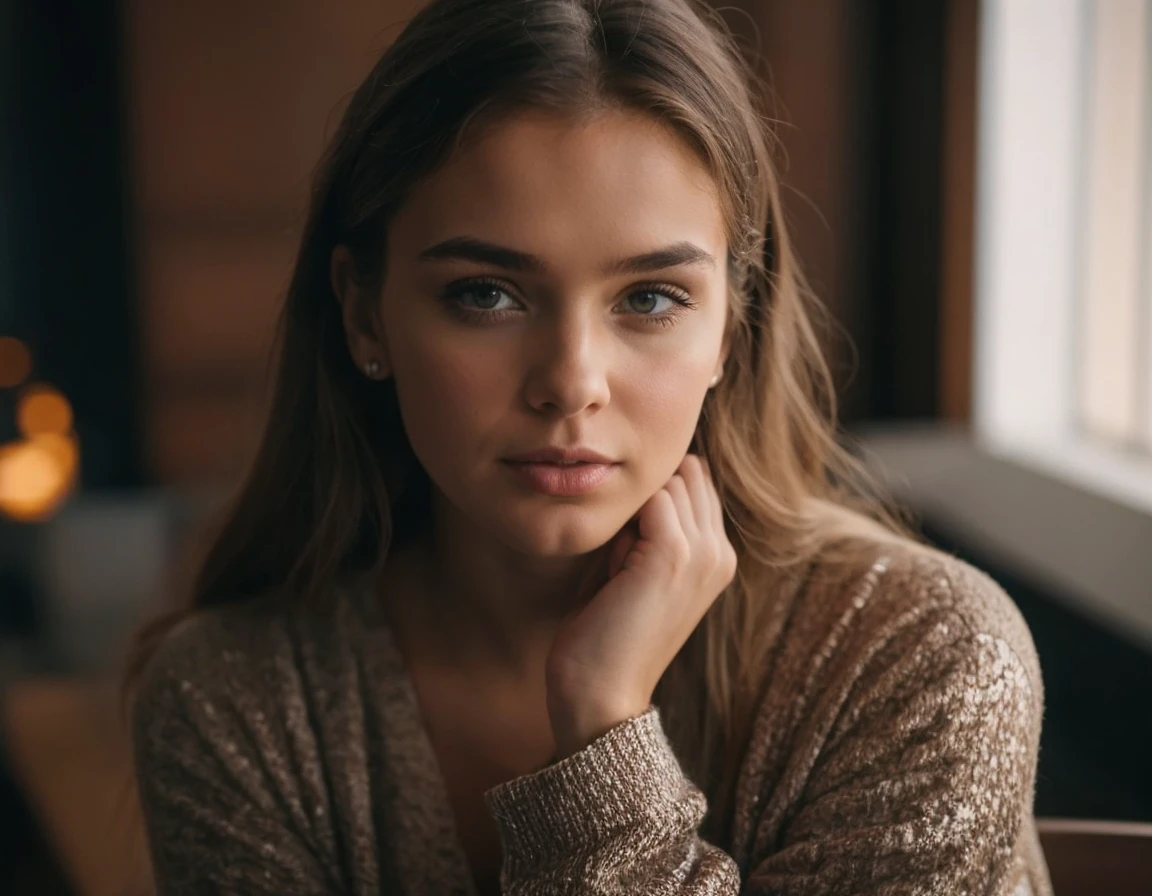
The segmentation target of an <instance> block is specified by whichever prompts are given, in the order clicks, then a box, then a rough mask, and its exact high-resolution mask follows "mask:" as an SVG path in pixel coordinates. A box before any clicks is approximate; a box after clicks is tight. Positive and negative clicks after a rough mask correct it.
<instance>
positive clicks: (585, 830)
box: [484, 705, 695, 876]
mask: <svg viewBox="0 0 1152 896" xmlns="http://www.w3.org/2000/svg"><path fill="white" fill-rule="evenodd" d="M694 789H695V785H693V784H692V782H691V781H690V780H689V779H688V777H687V776H686V775H685V774H684V772H683V770H682V769H681V767H680V763H679V760H677V758H676V754H675V753H674V752H673V750H672V745H671V744H670V743H669V742H668V738H667V736H666V735H665V733H664V728H663V726H662V725H661V723H660V711H659V709H657V707H656V706H655V705H650V706H649V708H648V709H647V710H645V712H643V713H642V714H641V715H639V716H636V717H634V718H631V719H628V720H627V721H625V722H621V723H620V724H619V725H616V726H614V727H612V728H610V729H609V730H608V731H606V732H604V733H603V734H602V735H600V736H599V737H598V738H596V739H595V740H593V741H592V742H591V743H589V744H588V745H587V746H585V747H584V748H583V749H580V750H577V751H576V752H575V753H573V754H572V755H571V756H567V757H565V758H564V759H561V760H560V761H559V762H556V763H555V764H553V765H550V766H547V767H546V768H543V769H541V770H539V771H537V772H533V773H531V774H528V775H523V776H521V777H519V778H513V779H512V780H511V781H505V782H504V783H502V784H498V785H496V786H495V787H493V788H491V789H490V790H487V791H485V793H484V799H485V801H486V802H487V803H488V808H489V811H490V812H491V814H492V817H493V819H494V820H495V822H496V826H497V828H498V830H499V832H500V839H501V842H502V843H503V846H504V854H505V858H504V862H505V869H506V871H507V872H508V873H510V874H512V875H513V876H516V875H517V874H519V873H521V872H523V871H525V870H528V869H532V868H537V867H539V866H540V865H541V863H542V862H544V861H546V860H554V859H555V858H557V857H559V856H564V855H571V854H574V853H576V852H581V851H586V850H587V849H588V848H589V847H590V846H595V845H596V844H597V843H603V842H605V840H606V839H607V838H610V837H612V836H613V835H614V834H616V833H618V832H619V831H620V830H621V828H626V827H627V826H629V825H632V824H635V823H636V822H637V821H651V822H654V823H656V824H658V825H659V824H661V822H662V821H663V822H664V823H665V824H666V823H668V822H669V821H672V819H673V818H675V819H677V820H679V819H680V816H681V815H683V809H684V801H685V799H686V798H687V799H689V800H691V798H692V796H693V794H692V791H693V790H694ZM676 827H679V825H678V824H677V825H676Z"/></svg>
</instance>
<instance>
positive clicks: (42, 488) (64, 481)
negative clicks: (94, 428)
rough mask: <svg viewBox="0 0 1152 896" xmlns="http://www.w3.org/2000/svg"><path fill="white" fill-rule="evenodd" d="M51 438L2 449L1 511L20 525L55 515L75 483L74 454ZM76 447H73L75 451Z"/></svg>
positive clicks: (11, 445) (0, 472)
mask: <svg viewBox="0 0 1152 896" xmlns="http://www.w3.org/2000/svg"><path fill="white" fill-rule="evenodd" d="M61 439H62V440H64V441H65V442H67V441H68V438H67V437H65V436H58V435H49V436H46V437H37V438H35V439H27V440H23V441H19V442H10V443H8V444H6V445H3V446H0V511H2V512H3V513H4V514H5V515H7V516H9V517H11V518H12V519H14V520H18V521H20V522H34V521H37V520H42V519H45V518H47V517H48V516H50V515H51V514H52V513H53V512H55V510H56V508H57V507H59V505H60V504H61V503H62V502H63V500H64V499H65V498H66V497H67V496H68V493H69V491H70V490H71V488H72V484H73V482H74V481H75V473H76V458H77V457H78V454H76V453H75V452H74V453H73V454H72V455H70V454H69V453H68V450H69V449H68V448H67V447H66V446H62V445H61V443H60V441H59V440H61ZM74 448H75V446H74V445H73V449H74Z"/></svg>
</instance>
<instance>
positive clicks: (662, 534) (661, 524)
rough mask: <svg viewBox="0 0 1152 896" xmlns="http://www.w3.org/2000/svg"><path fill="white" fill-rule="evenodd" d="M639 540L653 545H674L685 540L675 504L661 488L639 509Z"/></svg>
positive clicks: (665, 489) (669, 495)
mask: <svg viewBox="0 0 1152 896" xmlns="http://www.w3.org/2000/svg"><path fill="white" fill-rule="evenodd" d="M639 528H640V539H641V540H642V541H647V542H651V543H653V544H676V543H678V542H680V541H683V540H685V535H684V529H683V528H682V527H681V525H680V515H679V513H677V511H676V502H675V501H674V500H673V499H672V495H671V494H670V493H669V492H668V489H667V488H662V489H660V491H658V492H656V494H654V495H653V496H652V497H651V498H649V499H648V500H647V501H646V502H645V504H644V506H643V507H641V508H640V519H639Z"/></svg>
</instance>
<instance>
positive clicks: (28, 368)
mask: <svg viewBox="0 0 1152 896" xmlns="http://www.w3.org/2000/svg"><path fill="white" fill-rule="evenodd" d="M31 372H32V353H31V352H30V351H28V346H26V345H25V344H24V343H23V342H21V341H20V340H19V339H13V338H12V337H11V336H0V389H11V388H13V387H14V386H19V385H20V384H21V383H22V382H24V380H26V379H28V375H29V374H30V373H31Z"/></svg>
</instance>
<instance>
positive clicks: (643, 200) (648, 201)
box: [389, 111, 726, 268]
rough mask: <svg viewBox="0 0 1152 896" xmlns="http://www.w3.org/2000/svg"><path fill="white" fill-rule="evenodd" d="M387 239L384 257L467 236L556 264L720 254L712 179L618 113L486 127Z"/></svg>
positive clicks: (667, 137) (669, 143)
mask: <svg viewBox="0 0 1152 896" xmlns="http://www.w3.org/2000/svg"><path fill="white" fill-rule="evenodd" d="M392 231H393V232H392V236H391V238H390V240H389V244H390V251H392V250H395V251H396V252H397V253H402V254H403V255H407V256H408V257H414V256H415V255H416V254H417V253H419V251H420V250H421V249H423V248H425V247H426V246H428V245H430V244H432V243H434V242H438V241H440V240H443V239H448V238H451V237H454V236H458V235H461V234H467V235H470V236H475V237H480V238H484V239H491V240H493V241H495V242H500V243H503V244H506V245H512V246H515V247H516V248H519V249H524V250H526V251H530V252H533V253H534V254H537V255H539V256H541V257H542V258H543V259H544V260H545V261H546V262H547V263H548V264H549V266H555V267H556V268H562V267H563V266H564V265H566V264H571V265H572V266H573V267H575V266H580V267H583V266H584V264H585V263H589V264H595V263H597V262H598V261H600V260H602V259H604V258H608V257H616V256H619V255H621V254H626V253H627V252H628V251H629V250H635V251H643V250H645V249H650V248H653V247H655V246H663V245H666V244H670V243H673V242H677V241H680V240H688V241H691V242H694V243H696V244H698V245H700V246H702V247H703V248H705V249H707V250H708V251H709V252H712V253H713V255H714V256H715V257H717V258H722V257H723V256H724V253H725V251H726V241H725V229H724V221H723V216H722V211H721V204H720V199H719V195H718V193H717V190H716V186H715V183H714V181H713V179H712V177H711V176H710V174H709V173H708V171H707V170H706V169H705V168H704V166H703V165H702V164H701V163H700V161H699V160H698V159H697V157H696V156H695V155H694V154H693V152H692V151H691V149H690V148H689V147H688V146H687V145H686V144H685V143H684V141H683V140H681V139H680V138H679V137H678V136H677V135H675V134H674V133H673V132H671V131H670V130H668V129H667V128H665V127H663V126H661V125H660V124H659V123H657V122H655V121H653V120H651V119H647V118H644V117H641V116H639V115H635V114H629V113H625V112H619V111H607V112H603V113H601V114H599V115H597V116H596V117H594V118H592V119H589V120H584V121H580V122H576V121H574V120H572V119H568V118H564V117H561V116H559V115H556V114H552V113H547V112H536V111H530V112H520V113H517V114H516V115H515V116H514V117H509V118H505V119H501V120H500V121H498V122H495V123H492V124H489V125H488V126H487V127H486V128H485V129H484V130H483V131H480V132H478V133H477V134H476V135H475V136H474V137H473V138H472V139H471V140H470V141H469V142H468V143H467V144H465V146H464V147H463V148H462V149H461V150H460V151H459V152H458V153H457V154H456V155H455V156H454V157H453V158H452V159H451V160H450V161H449V162H448V163H447V164H446V165H444V166H443V167H442V168H440V169H439V170H437V171H436V172H435V173H433V174H432V175H431V176H429V177H428V178H427V179H425V180H424V181H422V182H421V183H420V184H418V185H416V186H415V187H414V188H413V190H412V191H411V193H410V194H409V196H408V199H407V201H406V202H405V204H404V206H403V207H402V208H401V209H400V211H399V213H398V214H397V216H396V219H395V220H394V221H393V228H392Z"/></svg>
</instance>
